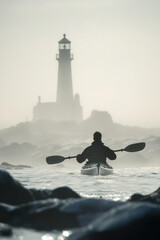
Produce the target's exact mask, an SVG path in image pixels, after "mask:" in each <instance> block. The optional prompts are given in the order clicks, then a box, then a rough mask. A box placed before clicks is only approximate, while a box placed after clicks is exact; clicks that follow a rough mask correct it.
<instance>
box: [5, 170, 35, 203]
mask: <svg viewBox="0 0 160 240" xmlns="http://www.w3.org/2000/svg"><path fill="white" fill-rule="evenodd" d="M33 200H34V197H33V195H32V193H31V191H29V190H28V189H26V188H24V187H23V186H22V184H21V183H20V182H18V181H17V180H15V179H14V178H13V177H12V176H11V175H10V174H9V173H8V172H6V171H4V170H0V202H2V203H8V204H12V205H18V204H21V203H27V202H30V201H33Z"/></svg>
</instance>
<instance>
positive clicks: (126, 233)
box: [68, 203, 160, 240]
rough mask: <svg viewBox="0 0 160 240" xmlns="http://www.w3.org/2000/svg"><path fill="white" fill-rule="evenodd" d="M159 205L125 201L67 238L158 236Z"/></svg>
mask: <svg viewBox="0 0 160 240" xmlns="http://www.w3.org/2000/svg"><path fill="white" fill-rule="evenodd" d="M159 222H160V207H159V206H158V205H156V204H151V203H125V204H124V205H121V206H118V207H116V208H114V209H111V210H110V211H108V212H105V213H104V214H102V215H101V216H100V217H99V218H97V219H96V220H95V221H93V222H92V223H91V224H89V225H88V226H87V227H84V228H81V229H79V230H76V231H75V232H74V233H73V234H72V235H71V236H70V237H69V238H68V240H99V239H107V240H119V239H123V240H128V239H130V240H135V239H136V240H146V239H149V240H151V239H156V238H155V236H159V234H160V229H159Z"/></svg>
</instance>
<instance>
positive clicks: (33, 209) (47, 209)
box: [0, 199, 122, 231]
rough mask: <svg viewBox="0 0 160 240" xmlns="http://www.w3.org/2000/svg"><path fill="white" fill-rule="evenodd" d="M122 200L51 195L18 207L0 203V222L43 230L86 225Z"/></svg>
mask: <svg viewBox="0 0 160 240" xmlns="http://www.w3.org/2000/svg"><path fill="white" fill-rule="evenodd" d="M120 204H122V203H121V202H113V201H106V200H103V199H69V200H58V199H48V200H41V201H34V202H30V203H27V204H22V205H19V206H16V207H13V206H10V205H7V204H0V222H4V223H8V224H10V225H12V226H15V227H25V228H33V229H36V230H42V231H49V230H53V229H56V230H64V229H71V228H72V229H73V228H78V227H82V226H86V224H89V223H91V222H92V221H93V220H95V219H97V217H99V216H100V215H101V214H102V213H104V212H106V211H108V210H110V209H112V208H114V207H115V206H118V205H120Z"/></svg>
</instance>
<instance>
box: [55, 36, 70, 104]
mask: <svg viewBox="0 0 160 240" xmlns="http://www.w3.org/2000/svg"><path fill="white" fill-rule="evenodd" d="M56 59H57V60H58V84H57V103H58V104H68V103H72V102H73V86H72V71H71V61H72V59H73V54H71V42H70V41H69V40H68V39H67V38H66V34H64V35H63V39H62V40H60V41H59V54H57V55H56Z"/></svg>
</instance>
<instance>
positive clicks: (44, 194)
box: [30, 187, 81, 200]
mask: <svg viewBox="0 0 160 240" xmlns="http://www.w3.org/2000/svg"><path fill="white" fill-rule="evenodd" d="M30 191H31V192H32V193H33V196H34V198H35V200H43V199H48V198H58V199H68V198H81V197H80V195H79V194H78V193H76V192H75V191H73V190H72V189H70V188H69V187H59V188H56V189H54V190H49V189H39V190H37V189H30Z"/></svg>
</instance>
